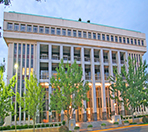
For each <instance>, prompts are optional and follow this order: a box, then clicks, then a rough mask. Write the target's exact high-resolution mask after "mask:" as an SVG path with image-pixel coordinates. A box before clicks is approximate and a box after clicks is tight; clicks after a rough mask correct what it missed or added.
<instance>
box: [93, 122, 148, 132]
mask: <svg viewBox="0 0 148 132" xmlns="http://www.w3.org/2000/svg"><path fill="white" fill-rule="evenodd" d="M138 126H148V124H141V125H130V126H123V127H116V128H108V129H103V130H94V131H90V132H104V131H110V130H118V129H124V128H130V127H138Z"/></svg>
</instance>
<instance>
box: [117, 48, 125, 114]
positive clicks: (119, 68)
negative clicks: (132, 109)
mask: <svg viewBox="0 0 148 132" xmlns="http://www.w3.org/2000/svg"><path fill="white" fill-rule="evenodd" d="M117 59H118V73H121V61H120V51H118V53H117ZM120 99H122V98H120ZM120 113H121V115H122V116H123V115H125V113H124V104H123V103H122V104H121V110H120Z"/></svg>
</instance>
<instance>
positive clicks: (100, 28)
mask: <svg viewBox="0 0 148 132" xmlns="http://www.w3.org/2000/svg"><path fill="white" fill-rule="evenodd" d="M3 26H4V27H3V29H4V33H3V36H4V39H5V42H6V43H7V46H8V68H7V75H8V82H9V79H10V78H11V77H12V76H13V75H14V74H15V69H14V64H15V63H18V64H19V69H18V92H19V93H20V94H21V95H22V93H23V92H25V86H24V78H25V77H27V78H29V75H30V73H31V72H32V73H33V72H34V73H35V74H36V75H37V79H38V80H39V82H40V84H41V85H42V86H43V87H44V88H45V89H46V104H47V105H46V107H45V108H44V119H46V120H55V121H59V120H63V118H64V116H63V113H61V114H57V113H56V112H55V111H53V112H52V113H49V112H48V110H49V108H48V104H49V102H50V93H52V88H51V87H49V83H50V78H51V77H52V76H55V77H56V70H55V69H56V67H58V64H59V63H60V59H63V60H64V63H67V62H68V63H69V64H72V63H73V62H74V60H76V61H77V63H78V64H79V65H80V66H81V67H82V69H83V79H84V80H85V81H89V86H90V90H89V92H88V98H89V102H87V103H86V102H85V101H84V102H83V103H84V105H85V106H86V110H84V109H82V110H81V109H78V110H76V112H75V114H74V117H75V119H76V121H92V120H94V121H96V120H100V119H108V118H110V117H111V115H114V114H115V109H116V111H117V113H118V114H122V115H125V114H128V113H127V111H125V110H124V106H123V105H119V104H118V103H117V102H116V101H114V100H111V99H110V97H109V92H110V91H109V85H110V84H109V81H108V77H109V75H112V76H113V75H114V74H113V70H114V69H115V68H116V69H117V71H118V72H119V73H120V72H121V67H122V66H123V65H124V64H125V65H126V67H127V62H126V61H125V60H127V58H128V56H131V57H132V58H136V59H137V62H139V61H140V57H142V56H143V55H144V53H145V52H146V38H145V34H144V33H141V32H138V31H133V30H128V29H122V28H116V27H111V26H105V25H99V24H94V23H87V22H80V21H74V20H68V19H62V18H54V17H48V16H39V15H32V14H24V13H18V12H5V13H4V24H3ZM137 65H138V63H137ZM14 91H15V89H14ZM22 96H23V95H22ZM13 101H15V97H13ZM115 103H116V104H117V105H116V108H115V105H114V104H115ZM139 110H140V108H137V109H136V111H139ZM144 110H145V108H144ZM28 117H29V116H28V115H27V114H26V113H25V112H23V111H22V110H21V107H18V113H17V119H18V121H19V122H20V123H21V122H22V121H25V120H27V119H28ZM13 120H14V118H13V116H12V121H13Z"/></svg>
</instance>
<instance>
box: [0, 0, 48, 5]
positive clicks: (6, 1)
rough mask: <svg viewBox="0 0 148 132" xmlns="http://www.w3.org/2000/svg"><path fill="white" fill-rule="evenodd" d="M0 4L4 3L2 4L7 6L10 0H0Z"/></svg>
mask: <svg viewBox="0 0 148 132" xmlns="http://www.w3.org/2000/svg"><path fill="white" fill-rule="evenodd" d="M35 1H41V0H35ZM45 1H46V0H45ZM0 4H4V5H6V6H8V5H10V4H11V0H0Z"/></svg>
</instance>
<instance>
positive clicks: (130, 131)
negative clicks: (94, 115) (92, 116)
mask: <svg viewBox="0 0 148 132" xmlns="http://www.w3.org/2000/svg"><path fill="white" fill-rule="evenodd" d="M109 132H148V126H139V127H132V128H126V129H122V130H119V129H118V130H111V131H109Z"/></svg>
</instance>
